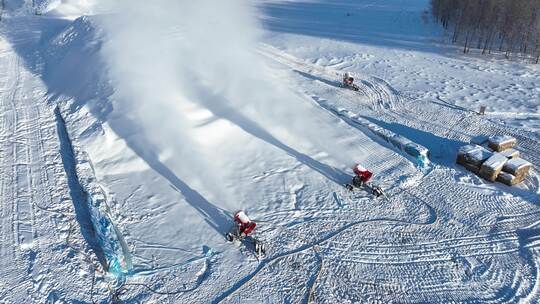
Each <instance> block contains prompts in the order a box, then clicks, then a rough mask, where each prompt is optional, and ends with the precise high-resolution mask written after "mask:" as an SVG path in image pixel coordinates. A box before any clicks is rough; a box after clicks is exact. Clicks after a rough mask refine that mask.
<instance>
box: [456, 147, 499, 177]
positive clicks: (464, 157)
mask: <svg viewBox="0 0 540 304" xmlns="http://www.w3.org/2000/svg"><path fill="white" fill-rule="evenodd" d="M491 155H493V153H492V152H490V151H488V150H487V149H486V148H484V147H481V146H478V145H467V146H463V147H461V148H459V150H458V155H457V163H458V164H460V165H463V166H465V167H467V165H469V166H473V167H477V168H478V169H480V167H481V166H482V164H483V163H484V161H485V160H486V159H488V158H490V157H491ZM467 169H469V167H467ZM471 171H472V170H471Z"/></svg>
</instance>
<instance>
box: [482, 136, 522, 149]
mask: <svg viewBox="0 0 540 304" xmlns="http://www.w3.org/2000/svg"><path fill="white" fill-rule="evenodd" d="M516 143H517V140H516V139H515V138H513V137H512V136H508V135H500V136H493V137H491V138H490V139H489V140H488V146H489V148H490V149H492V150H494V151H497V152H501V151H504V150H506V149H509V148H512V147H513V146H515V145H516Z"/></svg>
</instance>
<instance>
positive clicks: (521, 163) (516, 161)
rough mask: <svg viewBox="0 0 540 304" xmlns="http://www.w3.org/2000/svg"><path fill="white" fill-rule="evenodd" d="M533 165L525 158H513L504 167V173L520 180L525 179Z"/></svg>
mask: <svg viewBox="0 0 540 304" xmlns="http://www.w3.org/2000/svg"><path fill="white" fill-rule="evenodd" d="M531 167H532V164H531V163H530V162H528V161H526V160H524V159H523V158H519V157H518V158H512V159H510V160H508V162H507V163H506V164H505V165H504V167H503V171H504V172H507V173H510V174H512V175H514V176H516V178H518V179H522V180H523V179H525V177H527V175H528V174H529V171H530V170H531Z"/></svg>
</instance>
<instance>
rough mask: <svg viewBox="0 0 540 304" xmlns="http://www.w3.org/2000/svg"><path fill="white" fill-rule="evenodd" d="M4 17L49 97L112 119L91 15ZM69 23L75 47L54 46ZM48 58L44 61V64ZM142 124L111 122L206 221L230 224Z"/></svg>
mask: <svg viewBox="0 0 540 304" xmlns="http://www.w3.org/2000/svg"><path fill="white" fill-rule="evenodd" d="M2 22H3V24H2V25H3V27H4V28H6V29H7V30H6V31H4V33H3V34H4V36H5V37H6V38H7V39H8V40H9V41H10V43H11V44H12V46H13V48H14V50H15V52H17V54H18V55H19V56H20V58H21V59H22V60H23V61H24V64H25V66H26V68H27V69H29V70H30V71H32V72H34V73H35V74H37V75H41V79H42V81H43V82H44V84H45V85H46V87H47V89H48V92H47V95H48V99H49V100H52V101H57V100H62V99H66V100H67V99H72V100H74V102H73V105H72V108H71V109H70V110H71V111H72V112H75V111H76V110H78V109H79V108H81V107H82V106H85V105H86V106H87V107H88V109H89V110H90V112H91V113H92V114H93V115H94V116H95V117H96V118H97V119H99V120H100V121H102V122H103V121H107V117H108V115H109V114H110V113H111V112H112V110H113V109H112V106H111V104H110V100H108V99H107V98H106V97H105V96H103V95H100V94H103V92H104V89H106V91H105V92H106V93H108V94H109V95H110V94H112V92H111V91H110V89H107V85H106V83H107V82H106V81H104V80H103V70H104V67H105V66H106V65H105V63H104V62H103V60H102V59H101V58H100V56H99V54H98V52H99V49H100V48H101V43H99V42H98V43H93V42H95V41H100V39H99V37H98V34H97V33H96V30H95V29H94V28H93V26H92V23H91V21H90V19H89V18H88V17H82V18H79V19H77V20H75V21H73V22H72V21H69V20H64V19H57V18H54V17H47V16H33V15H32V16H25V17H16V18H13V19H11V20H3V21H2ZM69 26H74V27H78V32H77V33H78V34H79V35H77V36H74V40H73V39H72V40H71V41H69V43H70V44H73V45H71V47H70V48H67V49H64V48H62V46H60V47H59V49H60V50H62V51H64V52H62V53H60V54H57V53H55V50H51V49H50V48H49V47H50V46H51V44H50V41H51V39H54V37H56V35H58V34H59V33H61V32H62V31H64V30H66V29H67V28H68V27H69ZM30 32H31V33H33V35H34V36H33V37H32V39H28V38H29V35H28V33H30ZM53 47H54V46H53ZM43 61H44V62H45V66H43V65H42V64H41V63H42V62H43ZM138 126H139V124H137V122H136V121H131V120H129V119H128V118H126V117H123V120H122V121H121V122H120V123H119V125H116V124H114V122H110V127H111V128H112V129H113V131H114V132H115V133H116V134H118V135H119V136H120V137H122V138H123V139H124V140H125V141H126V143H127V144H128V146H129V147H130V148H131V149H132V150H133V151H134V152H135V153H136V154H137V155H138V156H140V157H141V158H142V159H143V160H144V161H145V162H146V163H147V164H148V165H149V166H150V167H151V168H152V169H154V170H155V171H156V172H158V173H159V174H160V175H162V176H163V177H164V178H165V179H167V180H168V181H169V182H170V183H171V185H172V186H173V187H174V188H175V189H176V190H178V191H179V192H180V193H181V194H182V195H183V196H184V197H185V199H186V201H187V202H188V203H189V204H190V205H191V206H192V207H193V208H195V209H196V210H197V211H198V212H199V213H201V215H202V216H203V218H204V219H205V221H207V222H208V223H209V224H210V225H211V226H212V227H213V228H214V229H216V230H217V231H218V232H219V233H220V234H223V233H225V232H227V231H228V230H229V228H230V225H231V224H230V220H229V219H230V215H228V214H227V212H226V211H224V210H223V209H221V208H219V207H217V206H215V205H213V204H212V203H210V202H209V201H208V200H206V199H205V198H204V197H203V196H202V195H201V194H200V193H198V192H197V191H196V190H194V189H193V188H191V187H190V186H189V185H188V184H186V183H185V182H184V181H182V180H181V179H180V178H179V177H178V176H177V175H176V174H174V172H172V171H171V170H170V169H169V168H168V167H167V166H166V165H165V164H163V163H162V162H161V161H159V158H158V157H157V155H156V154H155V153H154V152H153V151H152V145H151V144H150V143H149V141H148V140H146V139H144V138H142V137H137V138H136V139H133V138H132V136H131V135H132V134H133V133H132V132H131V131H132V130H136V129H137V128H138ZM66 132H67V131H66ZM141 134H142V133H141ZM66 171H67V170H66Z"/></svg>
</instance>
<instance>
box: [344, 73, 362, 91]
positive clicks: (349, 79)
mask: <svg viewBox="0 0 540 304" xmlns="http://www.w3.org/2000/svg"><path fill="white" fill-rule="evenodd" d="M343 86H344V87H346V88H350V89H353V90H355V91H358V90H360V88H359V87H358V86H357V85H356V84H355V83H354V77H353V75H352V74H351V73H350V72H346V73H345V74H344V75H343Z"/></svg>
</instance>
